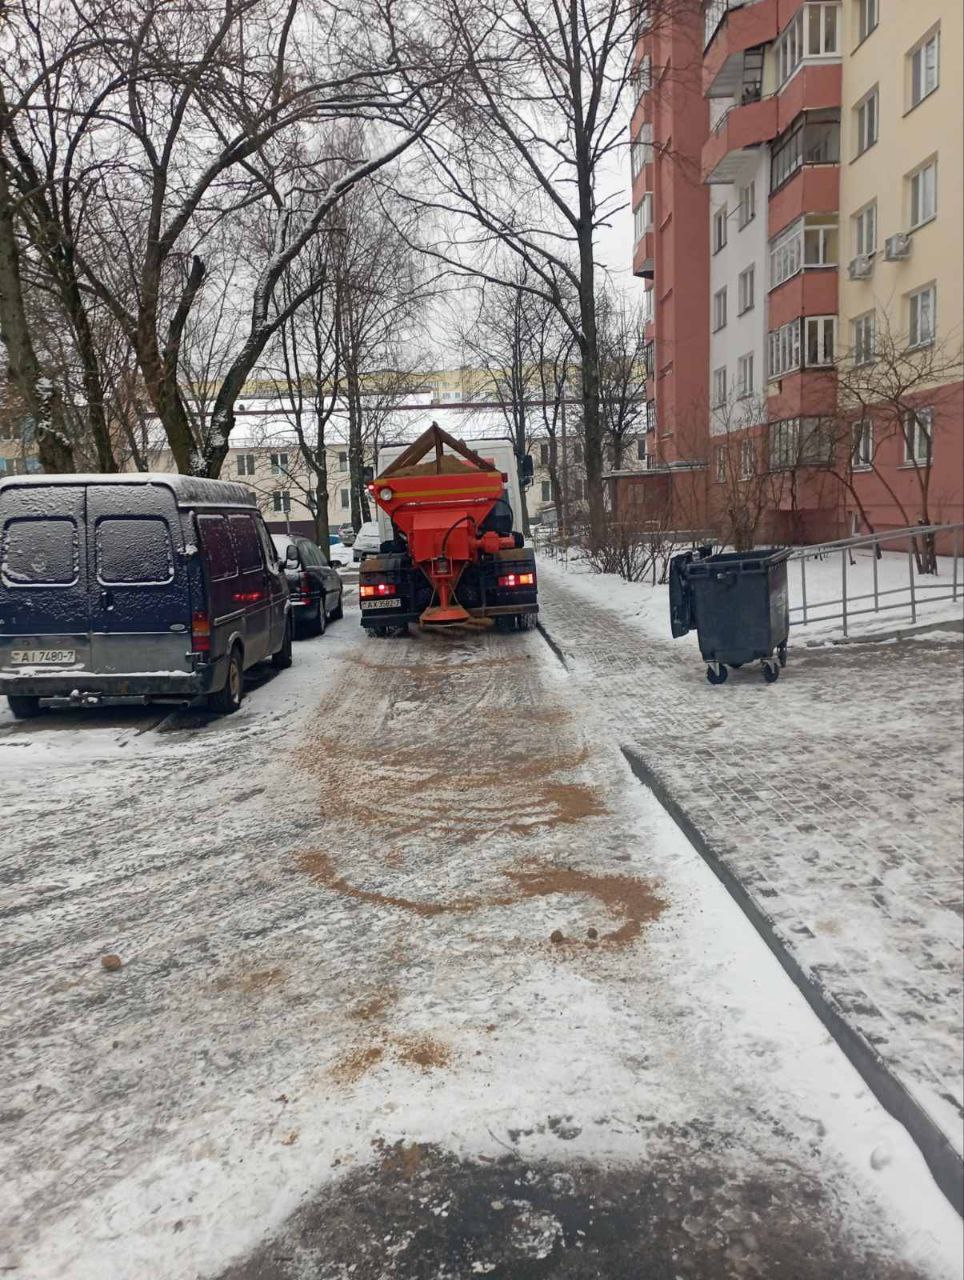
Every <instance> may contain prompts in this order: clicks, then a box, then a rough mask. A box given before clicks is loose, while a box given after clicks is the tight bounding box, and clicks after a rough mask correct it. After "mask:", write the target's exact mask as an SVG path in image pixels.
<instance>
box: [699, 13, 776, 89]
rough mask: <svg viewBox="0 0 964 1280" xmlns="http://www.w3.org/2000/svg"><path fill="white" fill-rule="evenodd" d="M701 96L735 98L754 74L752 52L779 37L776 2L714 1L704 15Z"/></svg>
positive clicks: (755, 69) (755, 60)
mask: <svg viewBox="0 0 964 1280" xmlns="http://www.w3.org/2000/svg"><path fill="white" fill-rule="evenodd" d="M705 24H706V25H705V40H706V43H705V46H704V52H703V93H704V94H705V95H706V96H707V97H708V98H739V97H740V96H741V94H742V90H743V87H744V85H745V84H746V83H747V81H748V80H749V79H752V78H754V77H755V76H756V74H757V67H758V63H759V58H758V55H757V54H756V53H755V52H754V51H756V50H759V49H761V48H762V46H763V45H767V44H770V43H771V42H772V41H773V40H775V39H776V38H777V35H778V34H779V15H778V7H777V0H754V2H752V3H749V4H745V3H743V4H734V3H733V0H730V2H729V4H727V3H725V0H715V3H713V4H710V5H709V6H708V7H707V9H706V13H705Z"/></svg>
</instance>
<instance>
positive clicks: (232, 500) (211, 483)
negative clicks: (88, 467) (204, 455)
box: [0, 471, 258, 507]
mask: <svg viewBox="0 0 964 1280" xmlns="http://www.w3.org/2000/svg"><path fill="white" fill-rule="evenodd" d="M71 484H100V485H115V484H127V485H131V484H145V485H146V484H158V485H164V487H165V488H167V489H171V490H172V491H173V493H174V497H175V499H176V500H177V504H178V506H180V507H191V506H219V505H220V506H234V507H257V505H258V500H257V498H256V497H255V496H254V494H253V493H252V492H251V490H250V489H246V488H245V487H244V485H243V484H236V483H235V482H234V481H233V480H210V479H208V478H207V476H188V475H182V474H181V473H180V472H178V471H170V472H168V471H116V472H105V473H98V472H96V471H80V472H71V473H58V474H56V475H46V474H35V475H29V476H7V477H5V478H4V479H2V480H0V490H2V489H12V488H15V487H16V488H19V487H20V486H25V487H30V488H38V487H39V488H49V487H50V486H51V485H71Z"/></svg>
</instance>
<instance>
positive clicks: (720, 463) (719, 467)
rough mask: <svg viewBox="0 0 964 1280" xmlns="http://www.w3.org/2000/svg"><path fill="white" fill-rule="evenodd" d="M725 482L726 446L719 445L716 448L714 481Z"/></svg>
mask: <svg viewBox="0 0 964 1280" xmlns="http://www.w3.org/2000/svg"><path fill="white" fill-rule="evenodd" d="M725 482H726V446H725V445H720V446H719V447H718V448H717V450H716V483H717V484H724V483H725Z"/></svg>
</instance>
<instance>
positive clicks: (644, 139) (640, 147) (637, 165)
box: [629, 120, 653, 178]
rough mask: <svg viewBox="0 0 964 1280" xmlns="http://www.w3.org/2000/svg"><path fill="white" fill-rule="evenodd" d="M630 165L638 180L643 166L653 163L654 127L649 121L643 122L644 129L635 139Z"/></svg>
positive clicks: (631, 150)
mask: <svg viewBox="0 0 964 1280" xmlns="http://www.w3.org/2000/svg"><path fill="white" fill-rule="evenodd" d="M629 163H630V167H631V169H632V172H633V177H634V178H638V177H639V175H640V173H642V170H643V165H645V164H652V163H653V125H652V122H651V121H649V120H646V121H644V122H643V125H642V128H641V129H640V131H639V133H638V134H637V135H636V137H635V138H634V139H633V145H632V147H631V148H630V152H629Z"/></svg>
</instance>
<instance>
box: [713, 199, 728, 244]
mask: <svg viewBox="0 0 964 1280" xmlns="http://www.w3.org/2000/svg"><path fill="white" fill-rule="evenodd" d="M725 244H726V205H724V206H723V208H722V209H717V211H716V212H715V213H714V214H713V252H714V253H719V251H720V250H721V249H722V248H723V247H724V245H725Z"/></svg>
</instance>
